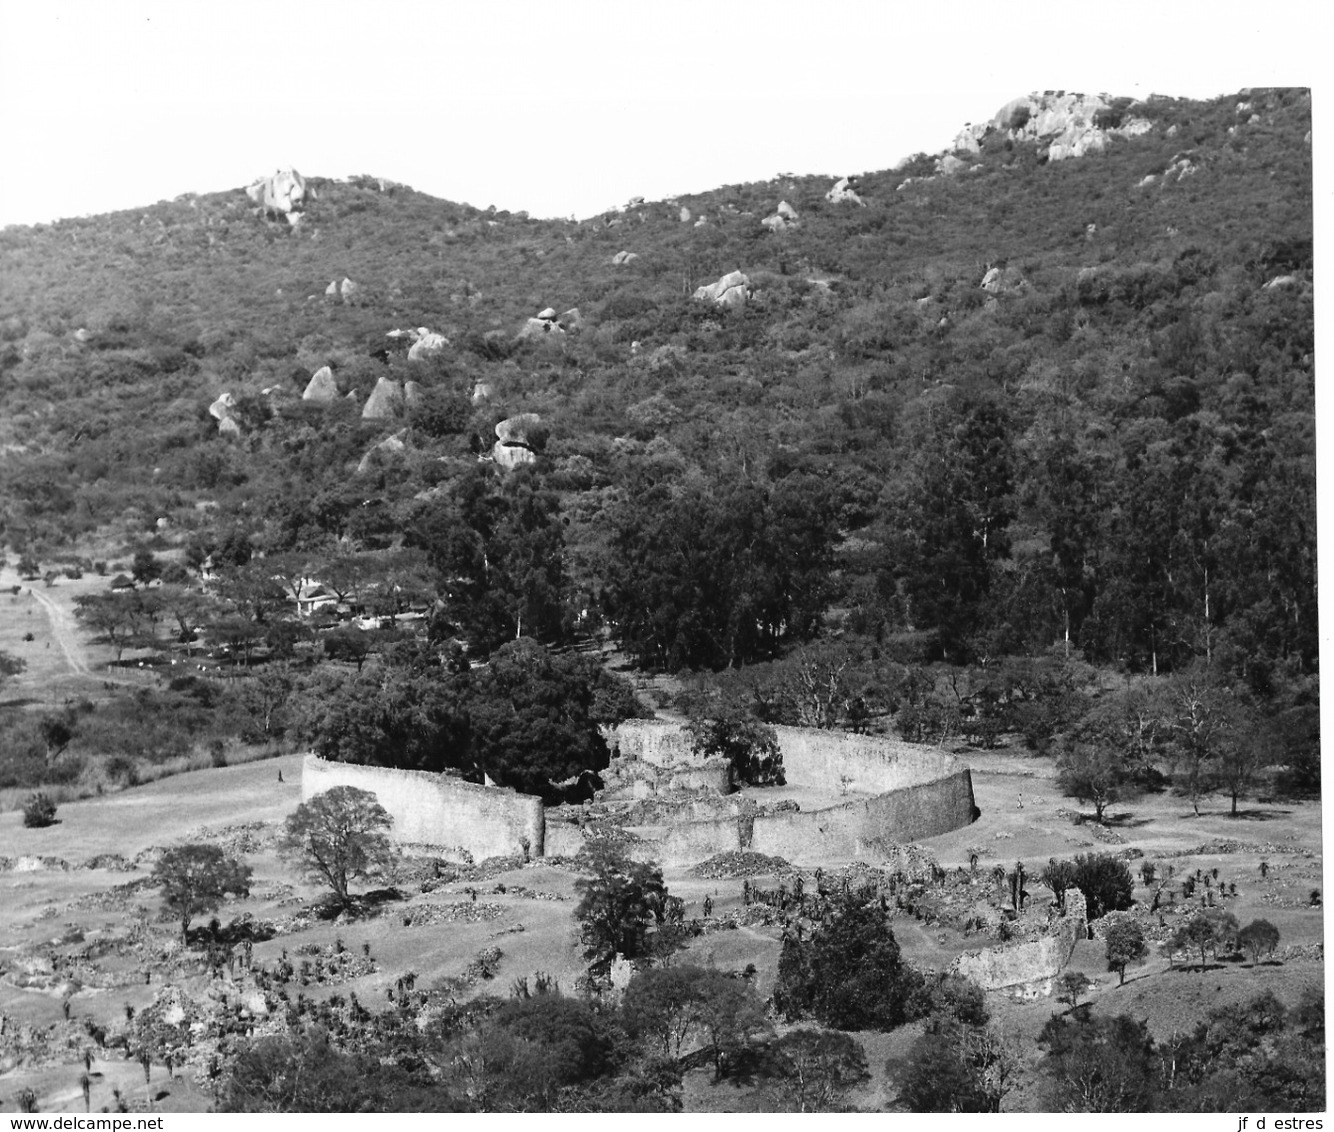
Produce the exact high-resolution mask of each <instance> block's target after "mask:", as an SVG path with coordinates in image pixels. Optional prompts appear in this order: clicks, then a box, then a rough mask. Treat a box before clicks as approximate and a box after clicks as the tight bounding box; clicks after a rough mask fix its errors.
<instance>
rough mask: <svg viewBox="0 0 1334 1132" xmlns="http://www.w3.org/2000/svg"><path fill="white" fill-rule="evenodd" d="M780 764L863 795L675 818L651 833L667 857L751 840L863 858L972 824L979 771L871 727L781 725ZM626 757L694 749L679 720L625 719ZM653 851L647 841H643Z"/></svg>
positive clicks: (682, 860)
mask: <svg viewBox="0 0 1334 1132" xmlns="http://www.w3.org/2000/svg"><path fill="white" fill-rule="evenodd" d="M774 730H775V732H776V734H777V737H778V747H779V750H781V751H782V753H783V770H784V773H785V775H786V777H787V781H788V783H789V784H790V785H793V786H811V787H816V788H818V789H823V790H835V789H840V788H846V789H848V790H853V791H857V792H858V793H862V794H873V795H874V797H870V798H866V797H862V798H859V799H857V800H855V801H850V802H845V803H841V804H839V805H835V806H830V807H827V808H825V809H819V810H803V811H800V812H797V813H782V814H768V815H762V816H758V817H756V818H754V819H753V821H749V820H747V821H742V820H738V819H735V818H718V819H711V820H707V821H688V822H678V823H675V824H673V825H672V826H671V827H670V828H669V829H667V830H666V831H665V833H664V834H663V835H662V837H661V838H659V839H658V840H656V841H655V842H653V843H652V844H653V845H654V846H655V847H656V850H657V855H658V859H659V860H660V861H661V862H662V863H663V864H664V865H691V864H696V863H697V862H699V861H701V860H704V859H705V858H707V857H710V856H712V855H713V854H715V853H721V852H725V851H727V850H732V849H754V850H756V851H758V852H761V853H769V854H774V855H778V856H782V857H787V858H789V859H798V860H800V859H801V858H803V857H806V858H811V857H843V858H853V857H863V856H871V855H873V854H874V852H875V847H876V843H877V842H880V843H891V842H904V841H919V840H921V839H922V838H926V837H935V836H936V835H937V834H941V833H948V832H950V830H954V829H959V828H960V827H962V826H965V825H968V824H969V823H970V822H971V821H972V820H973V817H974V808H975V806H974V800H973V778H972V774H971V772H970V771H969V770H968V768H967V767H965V766H963V765H961V764H960V763H959V762H958V761H957V760H956V759H954V758H952V757H951V756H949V755H946V754H942V753H940V752H937V751H932V750H930V749H928V748H923V747H917V746H913V745H912V744H909V743H901V742H897V741H894V740H890V739H879V738H874V737H872V736H866V735H847V734H844V733H842V732H836V731H817V730H814V729H809V728H802V727H776V728H775V729H774ZM609 742H611V743H612V744H613V745H614V746H615V747H618V748H619V750H620V752H621V756H620V757H621V758H623V759H625V758H629V759H636V758H638V759H642V760H644V761H645V762H649V763H652V764H654V765H655V766H661V767H670V766H671V765H673V762H674V760H675V759H676V758H677V757H678V756H680V755H684V756H685V757H693V756H690V742H689V737H688V736H687V735H686V734H685V731H684V728H683V727H681V726H680V725H679V724H673V723H667V722H663V721H661V720H638V719H635V720H627V721H626V722H625V723H623V724H621V726H620V727H618V728H616V729H615V731H614V732H612V733H611V736H610V738H609ZM645 852H647V849H646V850H645Z"/></svg>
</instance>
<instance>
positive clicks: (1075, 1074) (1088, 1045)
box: [1038, 1014, 1157, 1112]
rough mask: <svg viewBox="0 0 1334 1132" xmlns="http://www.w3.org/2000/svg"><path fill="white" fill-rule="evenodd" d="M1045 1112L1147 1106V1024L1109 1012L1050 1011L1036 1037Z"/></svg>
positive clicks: (1150, 1090)
mask: <svg viewBox="0 0 1334 1132" xmlns="http://www.w3.org/2000/svg"><path fill="white" fill-rule="evenodd" d="M1038 1044H1039V1045H1041V1046H1045V1047H1047V1055H1046V1057H1044V1058H1043V1059H1042V1062H1041V1064H1040V1070H1041V1073H1042V1077H1043V1078H1044V1083H1045V1088H1046V1093H1047V1104H1048V1105H1049V1106H1050V1107H1049V1108H1047V1109H1044V1111H1047V1112H1149V1111H1152V1108H1153V1104H1154V1099H1155V1089H1154V1081H1155V1080H1156V1076H1157V1075H1156V1073H1155V1069H1156V1064H1155V1057H1154V1045H1153V1038H1152V1037H1151V1036H1150V1035H1149V1029H1148V1025H1147V1024H1146V1023H1145V1022H1137V1021H1135V1020H1134V1019H1132V1018H1129V1017H1127V1016H1126V1015H1124V1014H1118V1015H1116V1016H1115V1017H1112V1018H1102V1017H1093V1016H1088V1015H1082V1014H1074V1015H1071V1016H1070V1017H1069V1018H1065V1017H1062V1016H1061V1015H1059V1014H1054V1015H1052V1017H1051V1019H1050V1021H1048V1022H1047V1024H1046V1025H1045V1026H1044V1027H1043V1029H1042V1033H1041V1034H1040V1035H1039V1037H1038Z"/></svg>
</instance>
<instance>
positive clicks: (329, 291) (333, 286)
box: [324, 279, 338, 299]
mask: <svg viewBox="0 0 1334 1132" xmlns="http://www.w3.org/2000/svg"><path fill="white" fill-rule="evenodd" d="M324 294H325V296H326V297H327V298H330V299H336V298H338V280H337V279H332V280H330V281H329V286H327V287H326V288H324Z"/></svg>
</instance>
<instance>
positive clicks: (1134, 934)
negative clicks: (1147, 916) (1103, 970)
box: [1107, 919, 1149, 986]
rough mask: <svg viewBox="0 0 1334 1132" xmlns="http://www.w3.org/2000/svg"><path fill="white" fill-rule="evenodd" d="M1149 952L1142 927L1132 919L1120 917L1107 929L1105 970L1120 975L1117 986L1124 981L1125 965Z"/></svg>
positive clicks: (1135, 961) (1134, 961)
mask: <svg viewBox="0 0 1334 1132" xmlns="http://www.w3.org/2000/svg"><path fill="white" fill-rule="evenodd" d="M1148 954H1149V948H1148V945H1147V944H1146V943H1145V942H1144V929H1143V928H1141V927H1140V926H1139V924H1138V923H1136V922H1135V921H1134V920H1129V919H1120V920H1117V921H1116V922H1115V923H1113V924H1112V925H1111V927H1109V928H1108V929H1107V970H1109V971H1115V972H1116V973H1117V975H1119V976H1120V981H1119V982H1118V983H1117V986H1122V985H1124V983H1125V981H1126V966H1127V964H1130V963H1138V962H1140V961H1141V960H1143V959H1144V957H1145V956H1147V955H1148Z"/></svg>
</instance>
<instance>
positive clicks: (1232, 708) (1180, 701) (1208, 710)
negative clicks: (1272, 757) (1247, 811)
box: [1169, 673, 1258, 817]
mask: <svg viewBox="0 0 1334 1132" xmlns="http://www.w3.org/2000/svg"><path fill="white" fill-rule="evenodd" d="M1172 704H1173V712H1172V717H1171V719H1170V722H1169V728H1170V734H1171V745H1172V751H1173V756H1174V760H1173V761H1174V764H1175V774H1174V778H1175V779H1176V780H1177V784H1178V788H1179V789H1180V790H1181V792H1182V793H1183V794H1185V795H1186V796H1187V797H1188V798H1190V800H1191V805H1192V806H1193V807H1194V810H1195V815H1196V817H1198V816H1199V813H1200V798H1201V797H1202V796H1203V795H1205V794H1208V793H1210V792H1211V791H1212V790H1214V789H1215V787H1216V785H1217V783H1218V782H1219V764H1220V763H1221V762H1223V761H1225V760H1230V761H1231V762H1232V764H1233V773H1232V774H1229V775H1227V776H1225V779H1224V781H1226V782H1228V783H1230V785H1229V786H1228V789H1229V792H1230V793H1231V794H1232V814H1233V816H1234V817H1235V816H1236V813H1237V797H1238V795H1239V794H1240V793H1241V792H1242V790H1243V789H1244V786H1245V784H1246V783H1247V782H1249V779H1250V776H1251V775H1252V774H1253V773H1254V769H1255V764H1254V762H1253V761H1252V760H1251V758H1250V757H1249V755H1246V754H1243V753H1242V752H1241V751H1240V750H1239V748H1242V747H1250V748H1252V749H1255V748H1256V747H1257V746H1258V743H1257V742H1256V740H1255V738H1254V737H1253V736H1252V734H1251V733H1250V728H1249V727H1248V726H1247V722H1246V717H1245V712H1244V709H1243V707H1242V705H1241V703H1240V700H1239V695H1238V692H1237V690H1236V689H1231V688H1227V687H1225V686H1223V685H1222V684H1220V683H1219V682H1218V681H1217V680H1216V679H1214V678H1213V677H1211V676H1208V675H1203V676H1202V675H1198V674H1194V673H1188V674H1186V675H1184V676H1180V677H1177V678H1175V680H1174V683H1173V687H1172ZM1246 768H1249V770H1248V769H1246Z"/></svg>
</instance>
